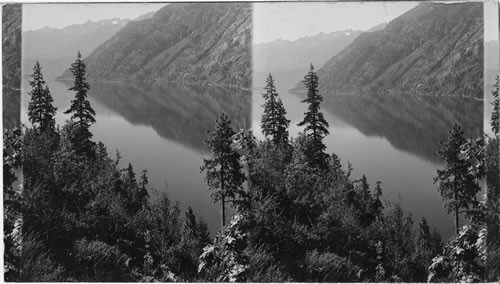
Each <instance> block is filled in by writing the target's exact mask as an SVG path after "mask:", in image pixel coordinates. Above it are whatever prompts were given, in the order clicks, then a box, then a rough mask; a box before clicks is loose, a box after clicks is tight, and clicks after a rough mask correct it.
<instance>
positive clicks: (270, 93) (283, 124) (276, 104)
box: [260, 74, 290, 144]
mask: <svg viewBox="0 0 500 284" xmlns="http://www.w3.org/2000/svg"><path fill="white" fill-rule="evenodd" d="M264 89H265V90H266V93H264V94H262V96H263V97H264V100H265V102H264V105H262V107H263V108H264V114H263V115H262V119H261V123H260V126H261V127H262V133H264V135H265V136H271V139H272V141H273V143H274V144H280V143H288V126H289V125H290V120H288V119H286V117H285V115H286V110H285V107H284V106H283V102H282V101H281V99H280V98H279V97H278V93H277V92H276V87H275V86H274V80H273V77H272V76H271V74H269V76H268V77H267V79H266V86H265V87H264Z"/></svg>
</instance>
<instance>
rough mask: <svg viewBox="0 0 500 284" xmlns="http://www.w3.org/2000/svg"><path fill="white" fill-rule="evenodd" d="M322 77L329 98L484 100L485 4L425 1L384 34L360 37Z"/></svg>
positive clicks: (333, 60)
mask: <svg viewBox="0 0 500 284" xmlns="http://www.w3.org/2000/svg"><path fill="white" fill-rule="evenodd" d="M317 74H318V77H319V80H320V91H322V93H324V94H335V93H356V94H363V93H365V94H371V93H378V94H434V95H449V94H453V95H459V96H460V95H461V96H464V95H465V96H474V97H480V96H482V93H483V15H482V5H481V3H459V4H456V3H455V4H439V3H422V4H420V5H418V6H417V7H415V8H413V9H411V10H409V11H408V12H406V13H404V14H403V15H401V16H399V17H398V18H396V19H394V20H392V21H391V22H390V23H389V24H388V25H387V26H386V27H385V28H384V29H383V30H379V31H374V32H369V33H367V32H365V33H362V34H360V35H359V36H358V37H357V38H356V39H355V40H354V41H353V42H352V43H351V44H350V45H348V46H347V47H346V48H344V49H343V50H342V51H341V52H339V53H338V54H337V55H335V56H333V57H332V58H331V59H330V60H329V61H328V62H326V63H325V65H324V66H323V67H322V68H320V69H319V70H318V72H317ZM299 89H303V87H302V86H301V84H300V83H299V84H298V85H297V87H296V88H295V90H299Z"/></svg>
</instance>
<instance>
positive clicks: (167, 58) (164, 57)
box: [61, 3, 252, 87]
mask: <svg viewBox="0 0 500 284" xmlns="http://www.w3.org/2000/svg"><path fill="white" fill-rule="evenodd" d="M251 41H252V37H251V4H249V3H174V4H169V5H168V6H165V7H164V8H162V9H160V10H158V11H157V12H156V13H155V15H154V16H153V17H152V18H150V19H146V20H143V21H139V22H130V23H129V24H127V25H126V26H125V27H124V28H123V29H122V30H120V31H119V32H118V33H117V34H116V35H114V36H113V37H112V38H111V39H109V40H107V41H106V42H104V43H103V44H102V45H101V46H99V47H98V48H97V49H96V50H95V51H94V52H93V53H92V54H91V55H90V56H88V57H87V58H85V62H86V64H87V73H88V77H89V79H90V80H100V81H118V80H123V81H125V80H127V81H177V82H182V83H190V84H211V85H235V86H244V87H249V86H250V84H251V66H250V65H251V62H250V58H251V48H250V47H251ZM68 75H69V74H68V72H66V73H65V74H64V75H63V76H62V77H61V79H65V78H68Z"/></svg>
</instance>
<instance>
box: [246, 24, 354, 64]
mask: <svg viewBox="0 0 500 284" xmlns="http://www.w3.org/2000/svg"><path fill="white" fill-rule="evenodd" d="M360 33H361V31H353V30H346V31H337V32H332V33H320V34H318V35H315V36H308V37H303V38H300V39H297V40H295V41H290V40H275V41H271V42H267V43H259V44H254V45H253V67H252V68H253V70H254V71H257V72H260V71H262V72H266V73H269V72H272V73H274V72H284V71H292V70H298V69H301V70H306V71H307V69H308V68H309V64H311V63H312V64H313V65H314V66H316V67H320V66H322V65H323V64H324V63H325V62H326V61H328V59H330V58H331V57H332V56H333V55H335V54H337V53H338V52H339V51H341V50H342V49H344V48H345V47H346V46H347V45H349V44H350V43H351V42H352V41H353V40H354V39H355V38H356V37H357V36H358V35H359V34H360Z"/></svg>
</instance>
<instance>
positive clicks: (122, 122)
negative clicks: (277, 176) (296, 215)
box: [21, 74, 483, 237]
mask: <svg viewBox="0 0 500 284" xmlns="http://www.w3.org/2000/svg"><path fill="white" fill-rule="evenodd" d="M274 77H275V80H276V85H277V89H278V92H279V93H280V96H281V98H282V99H283V102H284V105H285V108H286V110H287V112H288V119H290V120H291V126H290V127H291V128H290V134H291V135H292V136H296V135H297V133H298V132H299V131H301V128H299V127H297V126H296V124H297V123H298V122H300V121H301V120H302V118H303V114H304V112H305V111H306V105H305V104H303V103H301V102H300V101H301V99H302V98H301V96H299V95H295V94H291V93H289V92H288V90H289V89H291V88H292V87H293V86H294V85H295V84H296V82H298V81H299V80H301V76H298V75H297V74H294V75H290V74H275V76H274ZM264 78H265V77H264V76H263V74H262V76H255V77H254V87H255V88H254V89H253V90H252V91H243V90H239V89H235V88H221V87H199V86H181V85H176V84H162V85H144V86H137V85H128V84H118V83H117V84H91V90H90V92H89V99H90V102H91V105H92V106H93V108H94V110H95V111H96V120H97V123H96V124H95V125H93V126H92V127H91V131H92V132H93V133H94V140H95V141H102V142H103V143H104V144H105V145H107V147H108V151H109V153H111V154H114V153H115V152H116V151H117V150H118V151H120V154H121V156H122V160H121V166H122V167H126V166H127V165H128V163H132V164H133V166H134V169H135V171H136V173H139V172H140V171H141V170H142V169H146V170H148V175H149V177H150V183H151V185H152V186H154V187H155V188H156V189H157V190H159V191H168V194H169V197H170V199H171V200H173V201H178V202H180V205H181V208H186V207H187V206H188V205H190V206H192V207H193V209H194V211H195V214H196V215H197V216H201V217H203V218H204V219H205V221H207V223H208V225H209V228H210V231H211V232H212V233H215V232H216V231H217V229H218V228H219V225H220V217H219V214H220V213H219V212H220V211H219V206H218V204H214V203H212V201H211V198H210V193H209V191H208V189H207V187H206V185H205V182H204V181H203V176H202V174H200V166H201V165H202V158H203V157H204V156H206V155H207V154H208V152H207V149H206V148H205V146H204V143H203V140H204V139H205V137H206V132H207V131H208V130H212V129H213V127H214V124H215V120H216V118H217V117H218V116H219V114H220V112H222V111H224V112H226V113H228V114H229V116H230V118H231V120H232V122H233V127H234V128H235V129H239V128H250V127H251V128H252V129H253V131H254V134H255V135H256V136H257V138H259V139H261V138H263V137H262V134H261V133H260V126H259V125H260V118H261V115H262V107H261V105H262V104H263V99H262V96H261V93H262V92H263V90H262V87H261V86H262V85H264V82H265V80H264ZM46 79H47V83H48V85H49V87H50V90H51V92H52V95H53V97H54V101H55V106H56V107H57V108H58V115H57V123H58V124H60V125H62V124H63V123H64V121H65V120H66V119H68V118H69V116H67V115H64V114H63V111H65V110H67V109H68V108H69V104H70V100H71V99H72V97H73V93H72V92H70V91H68V90H67V89H68V87H69V86H68V85H65V83H62V82H57V81H55V80H54V78H46ZM28 80H29V77H25V78H24V80H23V87H24V89H23V90H22V114H21V115H22V122H23V123H25V124H28V122H27V117H26V110H27V104H28V100H29V97H28V95H27V94H26V92H27V91H29V88H28V86H29V85H28V83H27V81H28ZM320 83H321V82H320ZM322 111H323V113H324V115H325V118H326V120H327V121H328V123H329V124H330V129H329V130H330V135H329V136H328V137H326V138H325V144H326V145H327V151H328V152H330V153H331V152H335V153H336V154H337V155H338V156H339V157H340V158H341V160H342V162H343V164H344V165H346V164H347V161H350V162H351V163H352V165H353V167H354V171H353V178H355V179H357V178H360V177H361V176H362V175H363V174H365V175H366V177H367V178H368V182H369V184H371V185H374V184H375V182H376V181H379V180H380V181H382V185H383V195H384V197H385V199H388V200H392V201H400V202H401V203H402V205H403V208H404V209H405V210H407V211H410V212H412V213H413V216H414V220H415V222H416V223H418V221H419V220H420V219H421V217H426V218H427V220H428V222H429V223H430V225H431V226H436V227H437V228H438V229H439V231H440V232H441V233H442V234H443V236H444V237H448V236H449V235H450V234H451V233H452V232H453V219H452V217H451V216H448V215H446V213H445V211H444V209H443V203H442V200H441V196H440V195H439V193H438V191H437V189H436V186H435V185H434V184H433V177H434V176H435V175H436V169H437V168H438V167H440V166H441V164H440V163H439V161H437V159H436V154H435V153H436V151H437V149H438V146H439V141H440V140H442V139H445V138H446V137H447V131H448V129H449V128H450V127H451V125H452V124H453V123H454V122H455V121H458V122H460V123H461V124H462V125H463V127H464V128H465V131H466V134H467V135H471V136H477V135H480V134H481V133H482V129H483V127H482V125H483V102H482V101H477V100H471V99H463V98H450V97H447V98H435V97H416V98H399V97H374V96H363V97H361V96H338V97H328V98H325V100H324V103H323V104H322Z"/></svg>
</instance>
